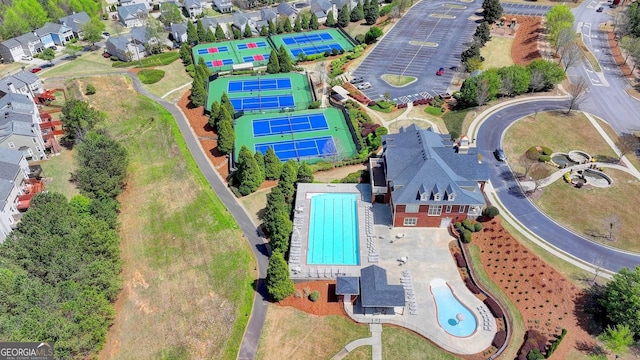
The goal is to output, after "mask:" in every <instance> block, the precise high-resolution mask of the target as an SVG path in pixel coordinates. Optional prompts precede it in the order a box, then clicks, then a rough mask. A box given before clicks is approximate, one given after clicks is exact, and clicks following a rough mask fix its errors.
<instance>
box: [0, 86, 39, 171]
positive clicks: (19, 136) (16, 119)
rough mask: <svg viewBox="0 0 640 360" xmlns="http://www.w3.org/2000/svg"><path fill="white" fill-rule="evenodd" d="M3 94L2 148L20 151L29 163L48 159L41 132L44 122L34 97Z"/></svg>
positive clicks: (0, 107) (0, 100) (0, 106)
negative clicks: (41, 125)
mask: <svg viewBox="0 0 640 360" xmlns="http://www.w3.org/2000/svg"><path fill="white" fill-rule="evenodd" d="M10 86H13V85H12V84H10ZM3 94H4V95H3V96H2V97H1V98H0V147H3V148H8V149H12V150H17V151H20V152H22V153H23V154H24V157H25V158H26V159H27V160H29V161H31V160H42V159H44V158H46V154H45V149H46V147H45V144H44V140H43V137H42V131H41V130H40V123H41V122H42V121H41V119H40V114H39V112H38V108H37V106H36V104H35V103H34V102H33V97H31V96H30V95H24V94H19V93H13V92H10V93H3Z"/></svg>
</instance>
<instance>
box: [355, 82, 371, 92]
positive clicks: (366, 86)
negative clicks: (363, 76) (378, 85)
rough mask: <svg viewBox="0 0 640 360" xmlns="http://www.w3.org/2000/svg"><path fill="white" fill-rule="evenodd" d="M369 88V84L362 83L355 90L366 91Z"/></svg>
mask: <svg viewBox="0 0 640 360" xmlns="http://www.w3.org/2000/svg"><path fill="white" fill-rule="evenodd" d="M370 87H371V83H368V82H363V83H362V84H358V85H356V88H357V89H358V90H364V89H368V88H370Z"/></svg>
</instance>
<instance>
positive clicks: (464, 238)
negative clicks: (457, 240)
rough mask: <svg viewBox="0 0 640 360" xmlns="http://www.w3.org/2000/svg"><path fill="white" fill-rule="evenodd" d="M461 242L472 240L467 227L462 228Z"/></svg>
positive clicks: (471, 234)
mask: <svg viewBox="0 0 640 360" xmlns="http://www.w3.org/2000/svg"><path fill="white" fill-rule="evenodd" d="M461 235H462V242H463V243H465V244H468V243H470V242H471V240H473V233H472V232H471V231H469V230H467V229H464V230H462V234H461Z"/></svg>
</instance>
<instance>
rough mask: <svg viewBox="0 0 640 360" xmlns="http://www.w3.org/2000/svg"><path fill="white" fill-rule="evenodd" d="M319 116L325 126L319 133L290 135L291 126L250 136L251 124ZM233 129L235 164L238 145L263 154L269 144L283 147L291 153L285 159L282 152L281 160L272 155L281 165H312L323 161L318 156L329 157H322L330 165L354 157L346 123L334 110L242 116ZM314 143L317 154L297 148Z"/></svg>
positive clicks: (312, 131)
mask: <svg viewBox="0 0 640 360" xmlns="http://www.w3.org/2000/svg"><path fill="white" fill-rule="evenodd" d="M321 115H324V119H325V120H326V126H323V127H322V129H317V128H316V129H314V128H313V126H312V127H311V128H307V129H306V130H295V132H294V130H293V128H291V127H290V126H291V125H289V127H285V128H278V130H276V131H273V132H267V133H260V134H257V136H256V134H254V129H257V128H258V127H257V126H256V124H254V122H256V123H262V124H263V125H264V123H265V122H271V121H273V123H274V124H275V123H276V122H282V121H283V120H287V119H289V122H290V123H291V122H295V120H296V119H298V120H299V119H300V118H304V117H305V116H309V117H314V116H315V117H318V116H320V117H321ZM294 126H295V125H294ZM234 128H235V133H236V142H235V149H236V151H235V152H234V155H235V159H236V160H237V158H238V154H239V152H240V148H241V147H242V145H245V146H246V147H248V148H249V150H251V151H252V152H255V151H256V150H258V149H261V150H262V151H263V152H264V151H265V146H266V145H265V144H273V145H275V146H276V147H278V146H286V147H287V148H289V149H291V150H292V151H295V152H289V155H288V156H287V155H286V153H287V152H286V151H283V152H282V153H281V154H283V155H284V156H281V155H280V153H279V152H278V150H276V154H278V156H279V157H280V158H281V160H283V161H284V160H285V159H286V158H292V159H294V160H297V161H307V162H315V161H319V160H322V159H323V155H322V154H330V155H326V156H325V157H328V158H329V159H327V160H330V161H331V160H337V159H344V158H348V157H351V156H353V155H355V154H356V147H355V144H354V143H353V138H352V137H351V133H350V132H349V128H348V127H347V124H346V120H345V118H344V116H343V115H342V112H341V111H340V110H338V109H334V108H327V109H315V110H303V111H295V112H280V113H270V114H250V115H244V116H242V117H240V118H238V119H237V120H236V121H235V126H234ZM286 128H290V129H291V130H286ZM314 139H317V143H318V144H320V145H319V147H318V148H317V149H315V150H316V153H317V154H315V155H306V154H309V152H306V151H305V150H309V148H308V147H307V148H306V149H302V148H300V146H301V145H300V144H303V143H309V140H314ZM328 139H330V140H329V141H328V143H329V145H327V140H328ZM294 144H295V145H294ZM302 146H304V145H302ZM336 152H337V153H338V154H337V155H335V153H336ZM283 157H285V159H283Z"/></svg>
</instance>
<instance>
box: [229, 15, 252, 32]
mask: <svg viewBox="0 0 640 360" xmlns="http://www.w3.org/2000/svg"><path fill="white" fill-rule="evenodd" d="M256 15H257V14H256ZM247 25H249V28H251V32H252V33H253V34H257V33H258V31H257V29H256V24H255V20H254V17H252V16H251V15H249V14H248V13H241V12H237V13H235V14H233V27H235V28H236V29H238V30H240V31H241V32H243V31H244V28H245V26H247Z"/></svg>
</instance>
